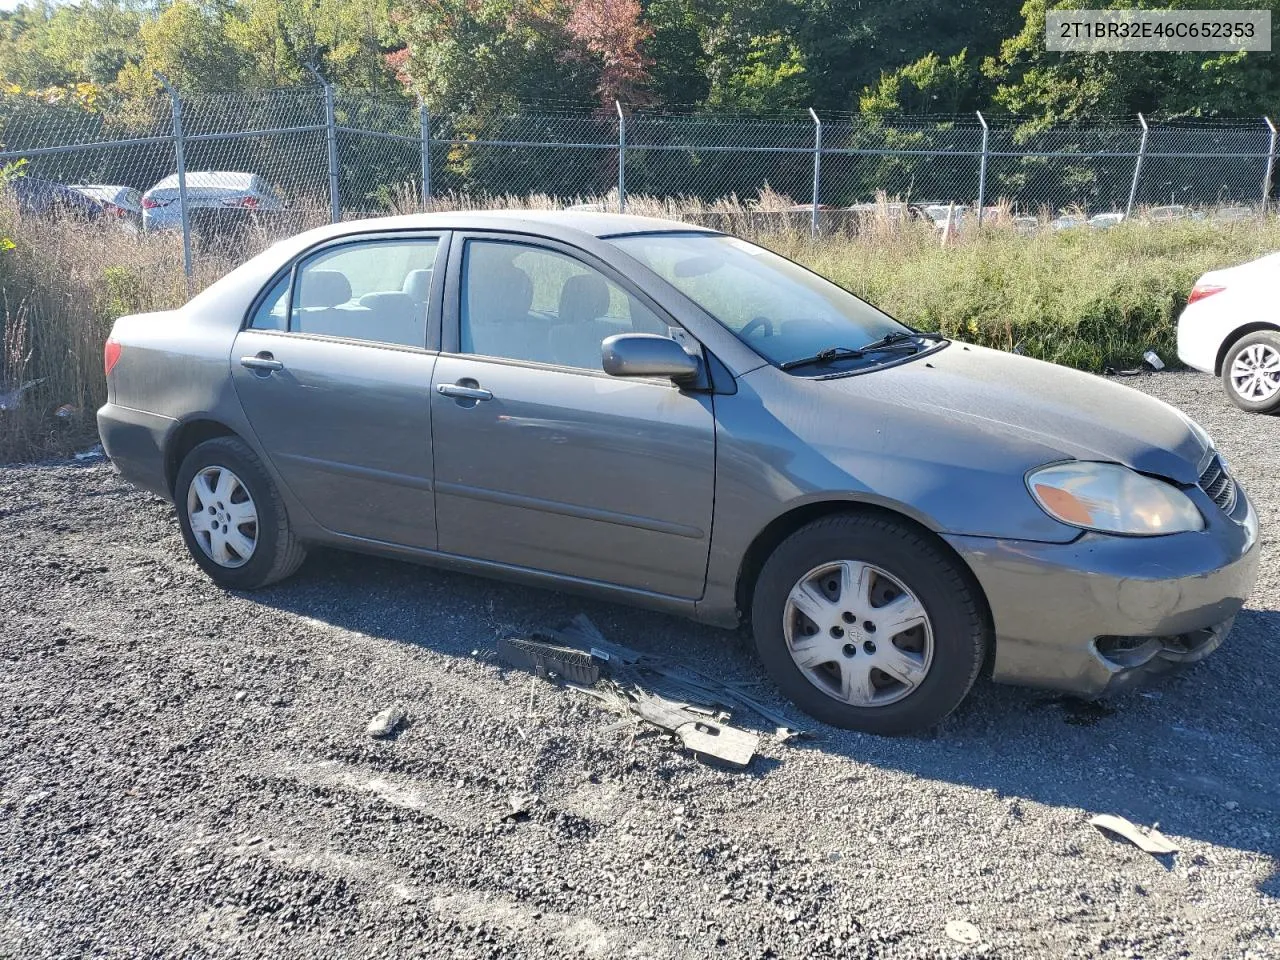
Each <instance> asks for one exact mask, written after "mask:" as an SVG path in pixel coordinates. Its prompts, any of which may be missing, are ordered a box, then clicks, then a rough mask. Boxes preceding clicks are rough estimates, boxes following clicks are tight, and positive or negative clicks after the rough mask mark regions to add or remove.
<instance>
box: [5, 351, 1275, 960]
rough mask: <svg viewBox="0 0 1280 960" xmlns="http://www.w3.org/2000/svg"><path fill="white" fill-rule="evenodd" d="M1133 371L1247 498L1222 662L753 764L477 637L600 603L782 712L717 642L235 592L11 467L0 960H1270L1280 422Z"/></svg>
mask: <svg viewBox="0 0 1280 960" xmlns="http://www.w3.org/2000/svg"><path fill="white" fill-rule="evenodd" d="M1126 382H1128V383H1130V384H1131V385H1133V386H1136V387H1138V388H1140V389H1142V390H1146V391H1148V392H1150V393H1152V394H1154V395H1156V396H1159V397H1162V398H1164V399H1166V400H1169V401H1171V402H1173V403H1175V404H1177V405H1179V406H1182V407H1183V408H1184V409H1186V410H1188V411H1189V412H1190V413H1191V414H1192V415H1193V416H1195V417H1197V419H1199V420H1200V422H1201V423H1203V424H1204V426H1205V427H1206V428H1207V429H1208V430H1209V431H1210V432H1211V433H1212V434H1213V435H1214V437H1215V438H1216V440H1217V441H1218V443H1219V445H1220V447H1221V448H1222V449H1223V451H1224V452H1225V453H1226V454H1227V456H1228V457H1229V458H1230V460H1231V462H1232V463H1233V464H1234V466H1235V469H1236V471H1237V473H1238V475H1239V476H1240V478H1241V479H1242V480H1243V482H1244V483H1245V485H1246V487H1247V488H1248V490H1249V492H1250V494H1251V495H1252V497H1253V498H1254V502H1255V503H1256V504H1257V507H1258V511H1259V513H1260V515H1261V517H1262V521H1263V524H1264V537H1265V542H1266V546H1265V548H1264V549H1265V550H1266V551H1267V552H1266V553H1265V554H1264V559H1263V567H1262V575H1261V581H1260V583H1259V585H1258V589H1257V592H1256V593H1255V595H1254V598H1253V600H1252V602H1251V603H1250V605H1249V608H1248V610H1247V611H1246V612H1245V613H1244V614H1242V615H1241V617H1240V618H1239V619H1238V621H1237V626H1236V629H1235V632H1234V634H1233V635H1232V637H1231V638H1230V640H1229V641H1228V643H1227V644H1226V645H1225V646H1224V647H1223V648H1222V650H1220V651H1219V652H1218V653H1217V654H1216V655H1215V656H1214V657H1212V658H1210V659H1209V660H1208V661H1207V662H1205V663H1204V664H1202V665H1201V666H1200V667H1199V668H1198V669H1195V670H1193V671H1191V672H1189V673H1187V674H1184V675H1182V676H1180V677H1177V678H1175V679H1173V680H1171V681H1169V682H1167V683H1165V684H1163V685H1161V686H1159V687H1157V688H1155V689H1154V690H1150V691H1148V692H1147V693H1145V694H1135V695H1132V696H1130V697H1128V698H1125V699H1123V700H1120V701H1118V702H1117V703H1116V704H1114V710H1087V709H1082V708H1081V707H1080V706H1079V705H1074V704H1071V703H1069V702H1063V701H1061V700H1058V699H1055V698H1053V697H1050V696H1048V695H1046V694H1045V693H1042V692H1035V691H1020V690H1013V689H1008V688H1003V687H998V686H995V685H993V684H991V683H989V682H980V684H979V686H978V687H977V688H976V689H975V690H974V693H973V695H972V696H971V698H970V700H969V702H968V704H967V705H966V706H965V707H964V708H962V709H961V711H960V712H959V713H958V714H957V715H956V716H955V717H953V718H952V719H950V720H949V721H948V722H947V723H946V725H945V726H944V727H943V728H942V729H940V730H939V731H937V733H936V735H934V736H932V737H929V738H917V739H900V740H886V739H877V738H874V737H868V736H861V735H857V734H851V733H846V732H842V731H837V730H833V729H830V728H825V727H821V726H818V727H817V728H816V729H815V730H814V734H815V735H814V736H813V737H812V738H811V739H810V740H808V741H799V742H797V741H793V742H791V743H788V744H777V743H774V742H772V741H766V743H765V744H764V746H763V750H762V754H763V755H762V756H759V757H757V759H756V761H755V762H754V764H753V766H752V768H751V769H750V771H748V772H745V773H732V772H727V771H722V770H717V769H714V768H711V767H707V766H704V765H701V764H699V763H697V762H696V761H694V760H693V759H691V758H689V757H687V756H685V755H682V754H680V753H678V752H677V751H676V750H675V749H674V748H673V747H672V746H671V745H670V744H669V743H668V742H666V741H665V740H664V739H663V738H662V737H661V736H659V735H658V734H657V733H655V732H650V731H649V730H647V729H638V730H637V729H635V728H633V727H630V726H628V725H623V726H619V725H618V723H617V722H616V717H614V716H613V715H611V714H608V713H605V712H603V711H602V710H601V709H600V708H598V707H597V706H596V704H595V702H594V701H591V700H588V699H587V698H584V697H583V696H581V695H580V694H577V693H573V692H571V691H564V690H557V689H555V688H553V687H550V686H548V685H546V684H545V683H543V682H541V681H534V680H533V679H532V678H531V677H529V676H528V675H526V674H521V673H519V672H515V671H506V670H503V669H501V668H500V667H499V666H498V665H497V663H496V661H495V659H494V656H493V653H492V648H493V645H492V641H493V638H494V637H495V635H496V633H497V631H499V630H500V629H502V628H503V627H504V626H505V625H511V626H515V627H529V626H532V625H535V624H539V623H546V622H548V621H555V620H558V619H561V618H565V617H568V616H571V615H572V614H574V613H576V612H578V611H585V612H586V613H587V614H588V615H589V616H591V617H592V619H593V620H594V621H595V622H596V624H597V625H598V626H599V627H600V628H601V629H602V630H603V631H604V632H605V634H606V635H607V636H608V637H610V638H611V639H614V640H616V641H619V642H622V643H625V644H629V645H632V646H635V647H639V648H641V649H644V650H648V651H653V652H658V653H664V654H672V655H678V656H681V657H683V658H684V659H686V660H687V661H688V662H689V663H690V664H691V665H693V666H695V667H697V668H698V669H700V670H703V671H705V672H708V673H711V674H714V675H721V676H727V677H732V678H737V679H740V680H742V681H744V682H749V683H761V684H762V686H761V690H762V693H761V696H763V697H768V698H773V696H774V694H773V693H772V690H771V688H770V687H769V686H768V685H767V683H764V682H763V679H762V677H761V674H760V671H759V668H758V667H757V666H756V664H755V662H754V661H753V660H752V658H751V657H750V656H749V655H747V653H746V652H745V650H744V648H743V646H742V643H741V641H740V640H739V639H737V638H735V637H734V635H732V634H726V633H722V632H718V631H714V630H710V629H704V628H702V627H698V626H695V625H692V624H689V623H686V622H683V621H680V620H676V619H672V618H669V617H664V616H659V615H655V614H651V613H645V612H637V611H633V610H630V609H626V608H623V607H616V606H612V605H607V604H600V603H590V602H584V601H581V600H578V599H575V598H573V597H569V596H566V595H561V594H555V593H548V592H543V591H537V590H532V589H528V588H523V587H515V586H509V585H503V584H497V583H491V582H488V581H484V580H480V579H475V578H471V577H466V576H460V575H453V574H446V573H440V572H435V571H431V570H429V569H424V568H418V567H414V566H411V565H407V564H398V563H393V562H383V561H376V560H369V559H363V558H357V557H351V556H345V555H340V554H333V553H326V554H319V555H316V556H313V557H312V558H311V559H310V560H309V561H308V562H307V564H306V565H305V566H304V567H303V569H302V571H301V572H300V573H299V574H298V575H297V576H296V577H295V578H294V579H292V580H290V581H288V582H287V583H285V584H281V585H279V586H278V587H276V588H273V589H270V590H267V591H263V592H260V593H255V594H252V595H233V594H227V593H224V592H222V591H220V590H218V589H217V588H215V587H214V586H213V584H212V583H210V582H209V581H208V580H207V579H205V577H204V576H202V575H201V574H200V573H199V572H198V570H197V569H196V567H195V566H194V565H193V564H192V563H191V562H189V561H188V559H187V558H186V556H185V554H184V552H183V547H182V543H181V540H180V538H179V535H178V531H177V526H176V524H175V523H174V521H173V519H172V515H171V508H170V507H168V506H167V505H165V504H162V503H160V502H159V501H156V500H153V499H151V498H149V497H147V496H144V495H141V494H139V493H137V492H135V491H132V490H131V489H130V488H128V487H127V486H126V485H124V484H123V483H121V482H120V481H119V480H118V479H117V478H116V477H115V475H114V474H113V473H112V472H111V470H110V469H109V468H108V466H106V465H105V464H103V463H101V462H99V463H96V464H74V463H73V464H53V465H42V466H25V467H24V466H17V467H7V468H2V469H0V548H2V553H0V556H2V557H3V561H2V562H0V613H2V614H3V616H2V617H0V621H2V622H0V657H2V658H3V664H2V665H0V738H2V739H0V956H5V957H10V956H12V957H23V958H27V957H45V956H49V957H54V956H57V957H80V956H90V955H93V956H121V957H123V956H128V957H135V956H178V955H181V956H193V957H200V956H217V957H225V956H268V955H269V956H272V957H275V958H282V957H338V956H342V957H347V956H351V957H373V956H377V957H398V956H426V957H433V958H434V957H503V958H506V957H598V958H610V960H612V958H615V957H635V958H646V960H647V958H661V957H705V956H715V957H717V958H720V957H723V958H737V957H752V958H755V957H826V956H833V957H960V956H976V955H986V956H997V957H1010V958H1024V957H1066V956H1072V957H1094V956H1107V957H1113V956H1119V957H1186V956H1193V957H1276V956H1280V872H1278V871H1280V859H1278V858H1280V775H1278V774H1280V737H1278V736H1277V734H1278V733H1280V721H1278V719H1277V718H1278V717H1280V694H1277V690H1276V683H1275V679H1274V674H1275V664H1276V662H1277V655H1278V654H1280V613H1277V607H1278V605H1280V562H1277V554H1276V552H1275V546H1274V534H1273V533H1272V531H1274V530H1276V529H1277V527H1278V526H1280V523H1278V521H1280V517H1278V516H1277V514H1278V513H1280V490H1278V489H1277V487H1276V484H1275V482H1274V478H1273V475H1274V473H1275V471H1276V468H1277V466H1278V465H1280V418H1260V417H1250V416H1246V415H1245V414H1243V413H1240V412H1239V411H1237V410H1236V409H1235V408H1233V407H1230V406H1229V405H1228V403H1227V402H1226V400H1225V398H1224V397H1223V396H1222V394H1221V391H1220V389H1219V388H1218V385H1217V383H1216V382H1215V381H1213V380H1212V379H1210V378H1207V377H1200V376H1196V375H1189V374H1172V375H1156V376H1150V377H1144V378H1140V379H1139V378H1135V379H1134V380H1132V381H1126ZM392 703H401V704H403V705H404V706H405V707H406V708H407V710H408V712H409V717H410V721H409V726H408V727H407V728H406V729H404V730H403V731H402V732H401V733H400V734H399V736H397V737H396V738H394V739H392V740H389V741H385V742H383V741H374V740H371V739H370V738H369V737H368V736H367V735H366V733H365V725H366V723H367V722H368V720H369V719H370V717H372V716H373V715H374V714H375V713H377V712H378V711H379V710H381V709H383V708H384V707H386V706H388V705H390V704H392ZM513 793H532V794H535V795H536V796H537V797H538V802H537V804H536V805H535V806H534V807H533V809H532V811H531V814H530V816H529V817H528V818H527V819H524V820H519V821H513V820H509V819H504V814H505V812H506V811H507V809H508V798H509V797H510V795H511V794H513ZM1098 812H1107V813H1117V814H1121V815H1123V816H1127V817H1129V818H1130V819H1132V820H1134V821H1135V822H1138V823H1142V824H1148V825H1149V824H1151V823H1153V822H1156V821H1158V822H1159V824H1160V829H1161V830H1162V831H1163V832H1164V833H1166V834H1167V835H1168V836H1170V837H1172V838H1174V839H1175V840H1176V841H1177V842H1178V843H1179V844H1180V846H1181V848H1182V849H1181V852H1180V853H1178V854H1176V855H1171V856H1167V857H1161V858H1157V857H1153V856H1151V855H1148V854H1146V853H1142V852H1141V851H1139V850H1138V849H1137V848H1135V847H1133V846H1130V845H1129V844H1127V843H1124V842H1117V841H1113V840H1109V839H1107V838H1106V837H1105V836H1103V835H1101V834H1099V833H1098V832H1097V831H1096V830H1095V829H1094V828H1093V827H1091V826H1089V825H1087V823H1086V820H1087V818H1088V817H1089V816H1090V815H1092V814H1093V813H1098ZM950 920H965V921H968V922H970V923H972V924H973V925H974V926H976V927H977V930H978V931H979V934H980V937H979V942H977V943H974V944H969V945H965V944H961V943H958V942H955V941H953V940H951V939H949V938H948V937H947V935H946V933H945V932H944V931H945V926H946V924H947V922H948V921H950Z"/></svg>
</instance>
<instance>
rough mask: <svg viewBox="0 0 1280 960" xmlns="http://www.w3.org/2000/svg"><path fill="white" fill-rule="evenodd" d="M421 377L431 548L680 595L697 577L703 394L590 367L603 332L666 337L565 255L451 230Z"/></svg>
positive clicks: (623, 289)
mask: <svg viewBox="0 0 1280 960" xmlns="http://www.w3.org/2000/svg"><path fill="white" fill-rule="evenodd" d="M449 276H450V287H449V290H448V292H447V294H446V299H445V303H446V309H445V312H444V318H445V319H444V347H445V350H444V352H443V353H442V354H441V357H440V360H439V362H438V363H437V365H436V368H435V374H434V390H433V392H432V397H431V402H432V404H433V408H434V409H433V414H432V421H433V437H434V444H435V457H436V460H435V463H436V483H437V486H436V515H437V524H438V527H439V531H440V549H441V550H443V551H446V552H448V553H453V554H458V555H461V556H466V557H473V558H477V559H481V560H489V561H495V562H499V563H504V564H511V565H515V566H520V567H527V568H533V569H537V570H545V571H550V572H554V573H558V574H563V575H567V576H572V577H578V578H582V579H585V580H593V581H601V582H605V583H610V584H616V585H619V586H624V587H628V588H632V589H636V590H644V591H649V592H653V593H659V594H664V595H668V596H675V597H682V598H696V597H699V596H701V594H702V590H703V585H704V582H705V579H706V567H707V551H708V546H709V542H710V534H711V508H712V494H713V491H714V485H715V418H714V415H713V411H712V397H711V395H710V394H708V393H696V392H690V391H685V390H682V389H680V388H678V387H676V386H675V385H674V384H673V383H671V381H669V380H662V379H620V378H617V377H611V376H609V375H608V374H606V373H605V372H604V370H603V369H602V367H601V358H600V342H601V341H602V340H603V339H604V338H605V337H608V336H610V335H612V334H615V333H626V332H638V333H659V334H667V333H669V332H671V329H672V321H671V320H670V319H669V318H667V317H666V316H664V315H663V314H662V313H661V311H660V310H659V308H658V307H657V305H656V304H653V303H652V302H650V301H647V300H645V299H643V298H641V297H640V296H638V295H637V293H636V292H635V291H634V290H633V289H631V288H630V287H629V285H628V284H627V283H626V281H625V278H623V277H621V276H619V275H617V274H615V273H613V272H612V271H611V270H609V268H608V267H607V266H606V265H604V264H601V263H598V262H595V261H592V260H590V259H589V258H587V257H586V256H585V255H584V254H582V253H581V252H580V251H576V250H574V249H573V248H571V247H566V246H563V245H558V244H553V243H551V242H549V241H548V242H543V241H536V240H531V239H524V238H521V239H519V240H517V239H514V238H511V237H502V236H500V235H499V236H484V235H471V236H465V237H464V235H462V234H458V235H456V237H455V240H454V242H453V249H452V251H451V255H450V267H449Z"/></svg>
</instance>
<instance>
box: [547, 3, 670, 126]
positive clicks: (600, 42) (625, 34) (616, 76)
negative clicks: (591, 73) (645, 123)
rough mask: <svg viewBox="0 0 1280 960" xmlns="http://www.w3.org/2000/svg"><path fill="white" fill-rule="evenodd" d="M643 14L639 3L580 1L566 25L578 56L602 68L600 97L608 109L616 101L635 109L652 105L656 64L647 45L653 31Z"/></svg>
mask: <svg viewBox="0 0 1280 960" xmlns="http://www.w3.org/2000/svg"><path fill="white" fill-rule="evenodd" d="M640 14H641V11H640V3H639V2H638V0H576V2H575V3H574V5H573V9H572V11H571V12H570V14H569V19H568V21H567V22H566V23H565V30H566V32H567V33H568V35H569V37H570V38H571V40H572V42H573V44H574V47H575V48H577V49H575V51H574V52H575V54H576V55H577V56H579V57H583V58H584V59H589V60H594V61H596V62H597V63H598V64H599V67H600V79H599V82H598V83H597V84H596V93H597V94H598V95H599V97H600V102H601V103H602V104H603V105H604V106H605V107H612V106H613V102H614V101H615V100H620V101H622V102H624V103H628V104H631V105H632V106H643V105H646V104H648V103H651V102H652V96H651V95H650V94H649V93H648V91H647V90H646V89H645V88H646V87H647V86H648V84H649V82H650V79H651V78H650V75H649V70H650V68H651V67H652V66H653V61H652V60H651V59H650V58H649V57H648V56H646V55H645V53H644V50H643V45H644V43H645V41H646V40H648V39H649V38H650V37H652V36H653V28H652V27H650V26H649V25H648V24H646V23H643V22H642V21H641V19H640Z"/></svg>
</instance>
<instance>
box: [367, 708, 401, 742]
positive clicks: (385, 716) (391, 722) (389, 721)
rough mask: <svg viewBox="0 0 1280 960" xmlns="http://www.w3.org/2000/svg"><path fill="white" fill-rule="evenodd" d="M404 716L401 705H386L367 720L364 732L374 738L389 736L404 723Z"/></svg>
mask: <svg viewBox="0 0 1280 960" xmlns="http://www.w3.org/2000/svg"><path fill="white" fill-rule="evenodd" d="M406 716H407V714H406V713H405V712H404V708H403V707H398V706H397V707H387V709H385V710H383V711H382V712H381V713H379V714H378V715H377V716H375V717H374V718H373V719H372V720H370V721H369V726H368V727H367V728H366V732H367V733H368V734H369V736H371V737H373V738H375V739H380V738H382V737H389V736H391V734H393V733H395V732H396V730H398V729H399V727H400V724H402V723H404V721H405V717H406Z"/></svg>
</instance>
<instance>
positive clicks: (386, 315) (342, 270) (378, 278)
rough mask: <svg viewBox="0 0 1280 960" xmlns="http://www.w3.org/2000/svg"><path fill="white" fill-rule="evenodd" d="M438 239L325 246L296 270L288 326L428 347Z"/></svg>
mask: <svg viewBox="0 0 1280 960" xmlns="http://www.w3.org/2000/svg"><path fill="white" fill-rule="evenodd" d="M438 246H439V241H438V240H436V239H434V238H431V239H414V240H368V241H365V242H363V243H350V244H344V245H343V246H341V247H336V248H333V249H330V250H325V251H324V252H322V253H319V254H317V255H316V256H314V257H312V258H311V259H310V260H308V261H306V262H305V263H304V264H303V265H302V267H301V268H300V269H299V270H298V272H297V286H296V287H295V288H294V291H293V307H292V311H291V316H290V320H289V329H290V330H291V331H292V332H294V333H311V334H319V335H322V336H328V337H346V338H349V339H354V340H369V341H373V342H376V343H396V344H400V345H402V346H406V347H425V346H426V342H427V299H428V294H429V292H430V290H431V271H432V269H433V267H434V265H435V259H436V249H437V247H438Z"/></svg>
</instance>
